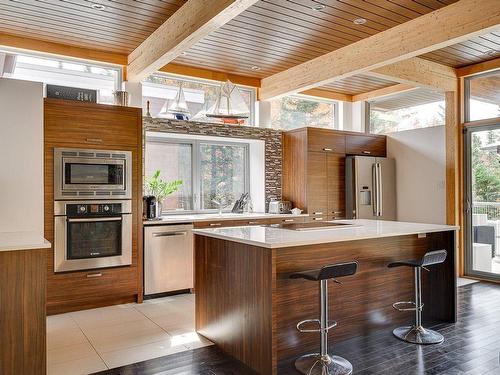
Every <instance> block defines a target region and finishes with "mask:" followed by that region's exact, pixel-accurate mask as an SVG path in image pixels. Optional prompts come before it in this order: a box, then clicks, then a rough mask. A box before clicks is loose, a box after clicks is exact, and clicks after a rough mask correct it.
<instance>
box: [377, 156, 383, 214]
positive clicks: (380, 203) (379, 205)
mask: <svg viewBox="0 0 500 375" xmlns="http://www.w3.org/2000/svg"><path fill="white" fill-rule="evenodd" d="M377 170H378V175H377V180H378V188H377V193H378V198H377V205H378V216H382V215H383V213H382V204H383V201H382V189H383V186H382V166H381V165H380V163H377Z"/></svg>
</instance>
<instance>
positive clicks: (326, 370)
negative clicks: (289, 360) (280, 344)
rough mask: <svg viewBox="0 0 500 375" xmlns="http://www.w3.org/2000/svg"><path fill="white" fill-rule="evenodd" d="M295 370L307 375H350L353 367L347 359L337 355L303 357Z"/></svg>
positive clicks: (298, 359)
mask: <svg viewBox="0 0 500 375" xmlns="http://www.w3.org/2000/svg"><path fill="white" fill-rule="evenodd" d="M295 368H296V369H297V371H298V372H300V373H301V374H305V375H350V374H352V365H351V362H349V361H348V360H347V359H345V358H342V357H339V356H337V355H332V356H330V355H326V356H322V355H320V354H318V353H316V354H306V355H303V356H301V357H299V358H297V360H296V361H295Z"/></svg>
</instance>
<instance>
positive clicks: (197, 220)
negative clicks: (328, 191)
mask: <svg viewBox="0 0 500 375" xmlns="http://www.w3.org/2000/svg"><path fill="white" fill-rule="evenodd" d="M180 216H182V215H180ZM289 217H309V214H300V215H293V214H269V213H262V214H260V213H259V214H249V215H245V214H241V216H240V215H238V216H236V215H234V216H214V217H203V218H193V219H186V218H184V219H181V218H179V219H176V218H175V215H171V216H168V219H167V220H143V222H142V224H143V226H148V225H169V224H182V223H200V222H207V221H234V220H247V219H255V220H258V219H271V218H276V219H280V218H289Z"/></svg>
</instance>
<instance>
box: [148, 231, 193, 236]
mask: <svg viewBox="0 0 500 375" xmlns="http://www.w3.org/2000/svg"><path fill="white" fill-rule="evenodd" d="M186 234H187V232H164V233H153V237H173V236H185V235H186Z"/></svg>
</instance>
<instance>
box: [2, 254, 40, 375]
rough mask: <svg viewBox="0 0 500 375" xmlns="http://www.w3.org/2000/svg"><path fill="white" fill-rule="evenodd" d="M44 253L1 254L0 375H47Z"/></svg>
mask: <svg viewBox="0 0 500 375" xmlns="http://www.w3.org/2000/svg"><path fill="white" fill-rule="evenodd" d="M45 254H46V250H45V249H39V250H38V249H37V250H17V251H3V252H0V348H1V350H0V374H2V375H20V374H29V375H44V374H45V373H46V314H45V301H46V299H45V293H46V285H47V265H46V262H45V260H46V256H45Z"/></svg>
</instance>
